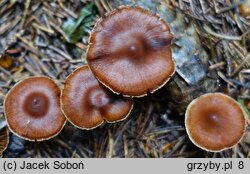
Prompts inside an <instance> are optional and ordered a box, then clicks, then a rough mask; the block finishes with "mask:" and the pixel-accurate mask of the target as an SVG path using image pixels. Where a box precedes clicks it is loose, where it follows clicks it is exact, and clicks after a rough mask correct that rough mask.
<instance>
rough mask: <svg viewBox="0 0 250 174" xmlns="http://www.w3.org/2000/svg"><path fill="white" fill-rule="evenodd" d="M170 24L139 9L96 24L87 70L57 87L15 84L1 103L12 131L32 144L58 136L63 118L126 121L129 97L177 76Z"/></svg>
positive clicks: (90, 123) (80, 123) (43, 81)
mask: <svg viewBox="0 0 250 174" xmlns="http://www.w3.org/2000/svg"><path fill="white" fill-rule="evenodd" d="M172 39H173V35H172V34H171V32H170V27H169V25H168V24H167V23H166V22H165V21H164V20H162V19H160V17H159V16H158V15H154V14H152V13H151V12H150V11H149V10H145V9H143V8H141V7H128V6H126V7H120V8H119V9H117V10H114V11H112V12H110V13H108V14H107V15H106V16H105V18H101V19H100V20H99V21H98V22H97V23H96V25H95V27H94V29H93V31H92V33H91V36H90V39H89V47H88V50H87V56H86V58H87V62H88V66H87V65H85V66H82V67H80V68H78V69H76V70H75V71H73V72H72V73H71V74H70V75H69V76H68V78H67V79H66V82H65V85H64V88H63V90H62V92H61V90H60V88H59V87H58V86H57V85H56V84H55V83H54V82H53V81H52V80H51V79H49V78H46V77H32V78H28V79H25V80H23V81H21V82H19V83H18V84H16V85H15V86H14V87H13V88H12V89H11V90H10V91H9V92H8V94H7V96H6V98H5V101H4V108H5V115H6V120H7V123H8V126H9V128H10V130H11V131H12V132H14V133H15V134H17V135H18V136H20V137H22V138H24V139H27V140H30V141H42V140H45V139H49V138H51V137H53V136H55V135H57V134H58V133H59V132H60V131H61V130H62V128H63V126H64V124H65V121H66V119H67V120H68V121H69V122H70V123H72V124H73V125H74V126H76V127H78V128H81V129H93V128H95V127H97V126H99V125H101V124H102V123H103V122H104V121H107V122H117V121H121V120H124V119H125V118H126V117H127V116H128V115H129V113H130V112H131V110H132V108H133V100H132V97H142V96H145V95H147V93H153V92H154V91H156V90H157V89H159V88H160V87H162V86H163V85H164V84H166V82H167V81H168V80H169V79H170V77H171V76H172V75H173V74H174V72H175V63H174V61H173V59H172V53H171V42H172Z"/></svg>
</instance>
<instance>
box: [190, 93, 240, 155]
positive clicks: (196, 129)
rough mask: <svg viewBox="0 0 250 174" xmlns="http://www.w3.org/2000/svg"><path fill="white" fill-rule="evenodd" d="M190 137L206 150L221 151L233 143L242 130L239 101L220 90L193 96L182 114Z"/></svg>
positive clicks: (235, 142)
mask: <svg viewBox="0 0 250 174" xmlns="http://www.w3.org/2000/svg"><path fill="white" fill-rule="evenodd" d="M185 126H186V131H187V133H188V135H189V138H190V139H191V141H192V142H193V143H194V144H195V145H197V146H198V147H200V148H202V149H204V150H206V151H214V152H216V151H222V150H225V149H228V148H231V147H232V146H234V145H236V144H237V143H238V142H239V141H240V140H241V138H242V136H243V133H244V130H245V118H244V113H243V111H242V110H241V107H240V106H239V104H238V103H237V102H236V101H235V100H234V99H232V98H231V97H229V96H227V95H225V94H222V93H209V94H205V95H203V96H200V97H198V98H197V99H195V100H193V101H192V102H191V103H190V104H189V106H188V108H187V111H186V115H185Z"/></svg>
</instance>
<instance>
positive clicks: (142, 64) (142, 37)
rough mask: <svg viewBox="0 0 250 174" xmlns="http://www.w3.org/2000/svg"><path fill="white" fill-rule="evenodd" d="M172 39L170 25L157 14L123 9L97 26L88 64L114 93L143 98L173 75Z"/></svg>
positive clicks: (114, 12)
mask: <svg viewBox="0 0 250 174" xmlns="http://www.w3.org/2000/svg"><path fill="white" fill-rule="evenodd" d="M172 39H173V35H172V34H171V32H170V27H169V25H168V24H167V23H166V22H165V21H164V20H163V19H160V17H159V16H158V15H154V14H152V13H151V12H150V11H148V10H146V9H143V8H141V7H129V6H123V7H120V8H119V9H117V10H114V11H112V12H110V13H108V14H107V15H106V16H105V17H104V18H103V19H100V20H99V21H98V22H97V23H96V25H95V27H94V29H93V31H92V33H91V36H90V39H89V47H88V50H87V61H88V64H89V67H90V69H91V71H92V72H93V74H94V75H95V76H96V78H97V79H98V80H99V81H100V82H101V83H103V84H104V85H105V86H106V87H108V88H109V89H111V90H112V91H113V92H115V93H117V94H122V95H124V96H136V97H141V96H145V95H147V93H148V92H151V93H153V92H154V91H156V90H157V89H159V88H161V87H162V86H163V85H164V84H166V83H167V81H168V80H169V79H170V77H171V76H172V75H173V74H174V72H175V63H174V61H173V59H172V53H171V41H172Z"/></svg>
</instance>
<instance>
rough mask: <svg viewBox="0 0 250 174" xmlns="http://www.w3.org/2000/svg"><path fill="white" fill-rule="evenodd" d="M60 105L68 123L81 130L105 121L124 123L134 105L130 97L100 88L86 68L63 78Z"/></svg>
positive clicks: (81, 68) (91, 127)
mask: <svg viewBox="0 0 250 174" xmlns="http://www.w3.org/2000/svg"><path fill="white" fill-rule="evenodd" d="M61 103H62V110H63V112H64V113H65V115H66V117H67V118H68V120H69V121H70V122H71V123H72V124H73V125H75V126H76V127H78V128H81V129H93V128H95V127H97V126H99V125H100V124H102V123H103V121H104V120H107V121H108V122H115V121H120V120H123V119H125V118H126V117H127V116H128V114H129V113H130V111H131V109H132V106H133V102H132V99H131V98H125V97H121V96H117V95H115V94H113V93H111V91H109V90H108V89H106V88H105V87H103V86H102V85H101V84H100V83H99V82H98V81H97V80H96V78H95V77H94V75H93V74H92V72H91V71H90V70H89V68H88V66H83V67H80V68H78V69H76V70H75V71H74V72H73V73H72V74H70V75H69V77H68V78H67V79H66V82H65V86H64V89H63V92H62V97H61Z"/></svg>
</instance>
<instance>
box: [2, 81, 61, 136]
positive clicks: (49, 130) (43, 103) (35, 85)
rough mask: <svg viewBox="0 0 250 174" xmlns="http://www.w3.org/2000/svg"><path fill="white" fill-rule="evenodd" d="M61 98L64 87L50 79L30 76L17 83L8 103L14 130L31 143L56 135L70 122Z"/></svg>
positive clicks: (9, 119)
mask: <svg viewBox="0 0 250 174" xmlns="http://www.w3.org/2000/svg"><path fill="white" fill-rule="evenodd" d="M60 95H61V90H60V88H59V87H58V86H57V85H56V83H55V82H54V81H53V80H51V79H49V78H47V77H30V78H28V79H25V80H23V81H21V82H19V83H17V84H16V85H15V86H14V87H12V89H11V90H10V91H9V92H8V94H7V96H6V98H5V101H4V112H5V116H6V120H7V124H8V126H9V128H10V130H11V131H12V132H13V133H15V134H17V135H18V136H20V137H22V138H24V139H26V140H30V141H42V140H46V139H49V138H52V137H54V136H56V135H57V134H58V133H59V132H60V131H61V130H62V128H63V126H64V124H65V122H66V118H65V116H64V115H63V113H62V111H61V108H60Z"/></svg>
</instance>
